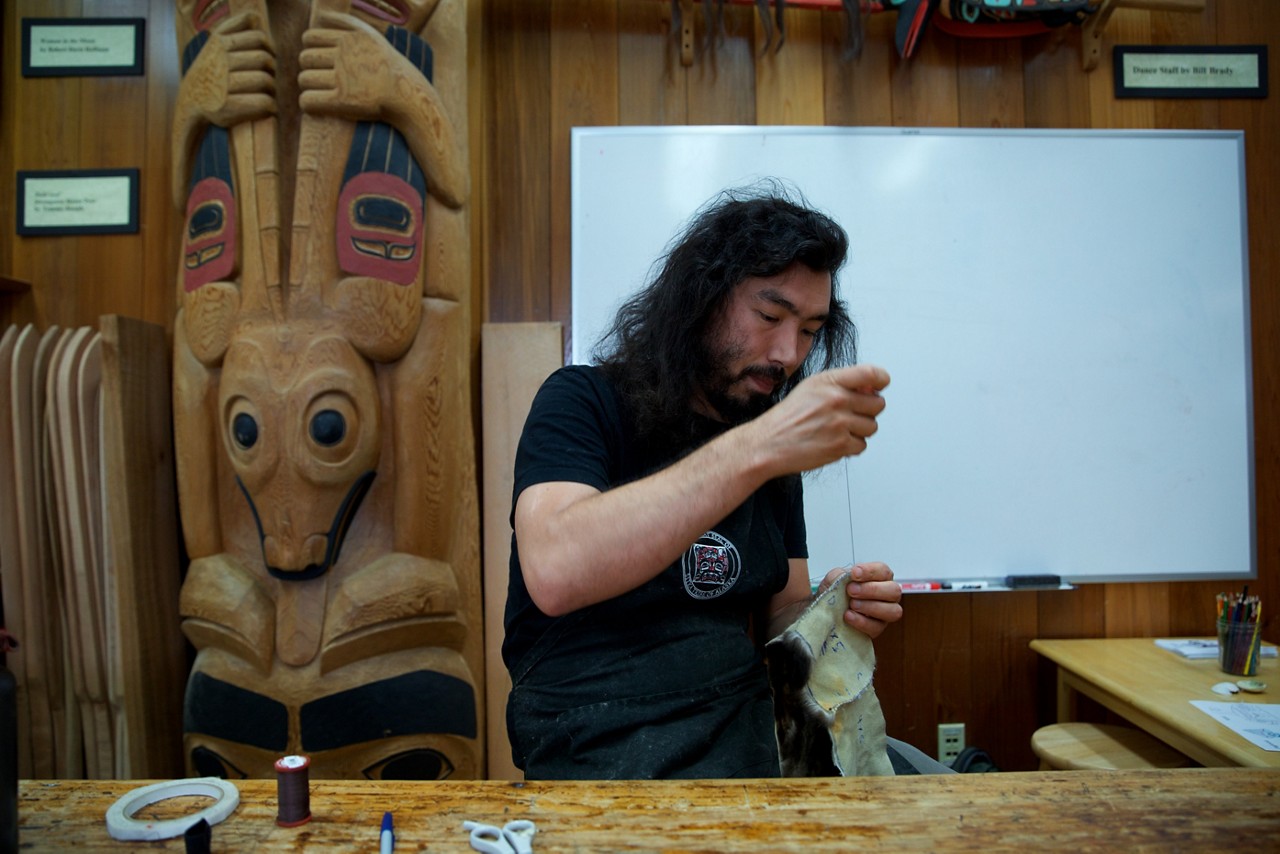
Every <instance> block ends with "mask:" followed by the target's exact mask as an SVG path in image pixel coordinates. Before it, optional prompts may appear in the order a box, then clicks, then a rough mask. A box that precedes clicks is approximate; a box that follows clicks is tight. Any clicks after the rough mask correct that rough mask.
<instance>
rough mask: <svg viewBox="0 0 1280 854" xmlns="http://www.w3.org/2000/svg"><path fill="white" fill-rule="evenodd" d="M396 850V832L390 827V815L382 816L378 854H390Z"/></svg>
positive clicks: (385, 813)
mask: <svg viewBox="0 0 1280 854" xmlns="http://www.w3.org/2000/svg"><path fill="white" fill-rule="evenodd" d="M395 849H396V832H395V830H394V829H393V828H392V826H391V813H389V812H384V813H383V814H382V834H381V846H380V847H379V849H378V851H379V854H391V852H392V851H394V850H395Z"/></svg>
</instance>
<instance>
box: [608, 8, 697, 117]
mask: <svg viewBox="0 0 1280 854" xmlns="http://www.w3.org/2000/svg"><path fill="white" fill-rule="evenodd" d="M671 23H672V22H671V6H670V4H668V3H648V2H644V3H636V2H631V0H619V3H618V124H620V125H679V124H685V123H686V122H687V120H688V116H689V97H688V79H687V76H686V74H685V70H684V66H682V65H681V64H680V46H679V44H678V43H677V40H676V37H675V36H673V35H672V34H671Z"/></svg>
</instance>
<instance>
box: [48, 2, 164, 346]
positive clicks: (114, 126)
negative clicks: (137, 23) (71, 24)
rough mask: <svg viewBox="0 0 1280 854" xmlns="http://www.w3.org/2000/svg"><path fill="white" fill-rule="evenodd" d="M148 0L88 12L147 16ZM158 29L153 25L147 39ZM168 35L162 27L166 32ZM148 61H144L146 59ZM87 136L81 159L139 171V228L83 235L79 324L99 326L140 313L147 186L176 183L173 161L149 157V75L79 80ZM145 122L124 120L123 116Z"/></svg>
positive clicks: (92, 165) (88, 7) (99, 5)
mask: <svg viewBox="0 0 1280 854" xmlns="http://www.w3.org/2000/svg"><path fill="white" fill-rule="evenodd" d="M147 5H148V4H147V2H146V0H85V2H84V6H83V9H82V13H83V14H84V16H85V17H96V18H105V17H141V18H145V17H146V16H147ZM155 38H156V34H155V33H154V32H152V31H151V28H150V26H148V27H147V32H146V43H145V44H144V46H143V51H144V54H145V52H146V44H150V43H151V42H153V41H154V40H155ZM161 38H163V34H162V35H161ZM144 61H145V60H144ZM78 111H79V113H80V116H81V119H80V139H79V141H78V142H79V145H78V160H79V166H80V168H84V169H125V168H137V169H139V170H140V174H139V179H138V180H139V187H138V190H139V229H138V232H137V233H135V234H100V235H91V236H85V237H82V238H79V253H80V258H79V268H80V270H79V275H78V277H77V278H78V282H77V286H76V288H75V315H74V317H73V318H72V321H71V322H72V323H74V324H75V325H77V326H90V325H92V326H97V322H98V318H99V317H101V316H102V315H104V314H111V313H112V312H117V313H120V314H123V315H126V316H128V317H140V316H141V314H142V297H143V293H144V291H145V285H146V279H145V276H144V275H143V263H142V259H143V256H144V255H145V252H144V251H143V241H144V239H145V237H144V234H145V232H143V230H142V228H141V193H142V187H144V186H146V185H148V184H150V183H152V182H160V183H161V184H162V185H164V186H165V187H167V186H168V184H169V173H168V172H167V171H165V167H167V165H168V161H167V160H166V161H163V162H161V163H158V164H151V163H147V162H145V155H146V149H147V136H148V127H149V124H148V122H147V121H146V115H147V78H146V76H141V77H138V76H116V75H108V76H102V77H85V78H83V79H82V80H81V81H80V104H79V109H78ZM121 115H126V116H137V117H139V118H140V120H139V121H131V122H122V121H120V116H121Z"/></svg>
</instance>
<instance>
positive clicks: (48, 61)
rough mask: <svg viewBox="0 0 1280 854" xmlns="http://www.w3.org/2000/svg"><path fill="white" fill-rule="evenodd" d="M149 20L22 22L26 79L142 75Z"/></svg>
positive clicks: (74, 19) (23, 66)
mask: <svg viewBox="0 0 1280 854" xmlns="http://www.w3.org/2000/svg"><path fill="white" fill-rule="evenodd" d="M146 25H147V22H146V19H145V18H23V19H22V76H23V77H93V76H107V75H138V74H142V64H143V63H142V59H143V55H144V44H145V42H144V34H145V32H146Z"/></svg>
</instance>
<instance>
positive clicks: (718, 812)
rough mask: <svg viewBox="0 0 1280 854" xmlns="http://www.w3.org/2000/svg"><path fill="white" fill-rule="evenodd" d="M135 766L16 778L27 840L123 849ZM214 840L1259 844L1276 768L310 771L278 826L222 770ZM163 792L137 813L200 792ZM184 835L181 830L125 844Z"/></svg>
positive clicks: (850, 846) (345, 846)
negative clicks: (473, 827)
mask: <svg viewBox="0 0 1280 854" xmlns="http://www.w3.org/2000/svg"><path fill="white" fill-rule="evenodd" d="M140 785H143V782H142V781H134V782H128V781H116V782H109V783H103V782H94V783H89V782H74V781H31V780H27V781H23V782H22V783H21V784H20V787H19V803H18V811H19V822H18V824H19V844H20V846H21V848H22V850H24V851H55V850H56V851H69V850H75V851H83V852H89V851H120V850H124V849H125V848H126V847H127V846H126V845H125V844H124V843H120V842H116V841H114V840H112V839H111V838H110V837H109V836H108V834H107V829H106V823H105V815H106V811H107V809H108V808H109V807H110V806H111V805H112V804H113V803H114V802H115V801H116V800H117V799H118V798H119V797H120V796H121V795H123V794H126V793H128V792H130V791H132V790H133V789H134V788H136V787H138V786H140ZM237 787H238V788H239V791H240V803H239V805H238V806H237V808H236V810H235V812H233V813H232V814H231V816H230V817H229V818H227V819H226V820H225V821H223V822H221V823H219V824H217V825H215V826H214V827H213V839H212V847H213V850H215V851H260V852H270V851H302V850H323V851H326V852H337V851H372V850H374V849H375V846H376V845H377V840H378V830H379V825H380V822H381V819H382V814H383V811H385V810H389V811H391V812H392V814H393V816H394V820H395V829H396V851H400V852H404V851H423V850H430V851H459V852H462V851H469V850H470V847H469V845H468V840H467V834H466V833H465V832H464V831H463V829H462V823H463V821H466V820H474V821H479V822H484V823H487V824H497V825H501V824H504V823H505V822H508V821H511V820H513V819H531V820H533V821H534V822H535V823H536V824H537V827H538V833H537V836H536V837H535V838H534V840H533V850H534V851H535V852H538V854H546V852H570V851H597V852H599V851H685V852H695V851H706V852H717V854H724V852H735V851H753V852H759V851H788V850H804V851H986V852H992V851H1014V850H1022V851H1037V852H1040V851H1074V852H1086V851H1103V850H1106V851H1117V850H1139V851H1173V850H1183V851H1192V850H1195V851H1204V850H1222V848H1223V846H1224V845H1226V844H1228V842H1227V841H1228V840H1229V845H1230V848H1231V849H1232V850H1233V851H1237V852H1244V851H1263V850H1271V851H1274V850H1275V848H1274V843H1275V840H1276V838H1278V834H1280V776H1277V775H1276V774H1275V773H1274V772H1270V771H1262V770H1257V769H1230V770H1224V769H1179V770H1174V771H1116V772H1105V771H1066V772H1041V773H1035V772H1023V773H1005V774H999V773H995V774H955V775H949V776H933V777H919V776H917V777H890V778H885V777H880V778H868V777H862V778H848V779H842V778H828V779H808V780H739V781H723V780H721V781H715V780H713V781H680V782H676V781H668V782H634V781H632V782H621V781H618V782H573V783H505V782H499V781H478V782H476V781H473V782H458V783H448V782H445V783H374V782H368V781H359V782H354V781H344V782H337V781H326V782H316V781H313V782H312V783H311V785H310V807H311V814H312V819H311V821H310V822H308V823H307V824H304V825H302V826H301V827H296V828H283V827H277V826H276V823H275V818H276V815H277V785H276V782H275V781H273V780H243V781H239V782H238V783H237ZM179 800H180V799H173V800H170V801H161V802H159V803H157V804H156V805H154V806H153V807H148V808H145V809H144V810H143V811H142V814H140V815H138V816H135V817H136V818H139V819H142V820H146V819H148V818H155V819H158V820H164V819H174V818H179V817H181V816H184V815H190V814H191V813H192V812H193V811H194V810H195V809H199V808H201V807H202V806H204V805H207V804H208V803H210V801H209V799H207V798H206V799H183V800H200V801H202V803H198V804H191V803H187V804H180V803H178V801H179ZM137 847H138V848H143V847H145V848H147V849H148V850H173V851H181V850H184V844H183V840H182V839H181V838H180V837H178V838H174V839H170V840H168V841H167V842H165V843H159V842H157V843H144V844H138V845H137Z"/></svg>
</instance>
